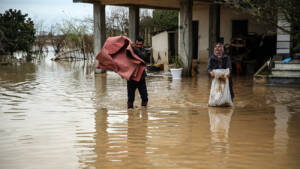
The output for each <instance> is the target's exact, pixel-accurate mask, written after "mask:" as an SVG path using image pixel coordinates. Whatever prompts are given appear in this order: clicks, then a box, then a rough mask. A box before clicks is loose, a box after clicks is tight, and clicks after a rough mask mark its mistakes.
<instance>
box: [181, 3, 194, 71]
mask: <svg viewBox="0 0 300 169" xmlns="http://www.w3.org/2000/svg"><path fill="white" fill-rule="evenodd" d="M192 16H193V0H180V12H179V37H178V38H179V39H178V42H179V44H178V46H179V48H178V50H179V51H178V52H179V57H180V58H181V60H182V62H183V72H182V73H183V76H191V75H192V52H193V49H192V46H193V45H192V19H193V18H192Z"/></svg>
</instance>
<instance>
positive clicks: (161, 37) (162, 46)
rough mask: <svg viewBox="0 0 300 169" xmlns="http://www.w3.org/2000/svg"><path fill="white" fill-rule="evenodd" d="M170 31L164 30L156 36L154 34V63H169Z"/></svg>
mask: <svg viewBox="0 0 300 169" xmlns="http://www.w3.org/2000/svg"><path fill="white" fill-rule="evenodd" d="M168 39H169V38H168V32H167V31H164V32H161V33H159V34H157V35H155V36H152V50H153V51H152V52H153V58H154V63H158V64H165V65H168V64H169V61H168V56H169V54H168V47H169V43H168ZM158 55H160V58H161V60H158Z"/></svg>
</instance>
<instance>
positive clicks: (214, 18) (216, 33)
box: [209, 4, 220, 57]
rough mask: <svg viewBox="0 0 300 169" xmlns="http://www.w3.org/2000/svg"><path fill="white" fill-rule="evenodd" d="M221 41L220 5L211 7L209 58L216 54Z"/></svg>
mask: <svg viewBox="0 0 300 169" xmlns="http://www.w3.org/2000/svg"><path fill="white" fill-rule="evenodd" d="M219 39H220V5H219V4H212V5H210V6H209V57H210V56H211V55H212V54H213V52H214V46H215V44H216V43H217V42H218V41H219Z"/></svg>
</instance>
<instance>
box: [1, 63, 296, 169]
mask: <svg viewBox="0 0 300 169" xmlns="http://www.w3.org/2000/svg"><path fill="white" fill-rule="evenodd" d="M200 66H201V70H202V71H201V72H200V74H198V76H197V77H193V78H183V79H181V80H172V79H171V77H170V76H169V74H167V73H158V74H151V73H149V76H148V77H147V87H148V92H149V106H148V108H147V109H143V108H141V106H140V104H141V101H140V98H139V95H138V93H136V102H135V109H134V110H127V107H126V106H127V105H126V102H127V93H126V92H127V91H126V81H125V80H124V79H121V78H120V77H119V76H118V75H116V74H115V73H112V72H108V73H107V75H106V76H105V75H96V76H95V75H94V74H93V69H92V67H91V66H87V65H84V64H83V63H81V62H76V63H68V62H51V61H48V60H46V61H41V62H40V63H36V64H33V63H28V64H23V65H19V66H0V168H1V169H29V168H30V169H75V168H91V169H93V168H98V169H120V168H126V169H174V168H175V169H198V168H203V169H227V168H228V169H229V168H230V169H231V168H239V169H254V168H255V169H299V168H300V88H299V87H297V86H279V85H261V84H260V85H257V84H254V83H253V82H252V79H251V77H245V76H244V77H238V76H234V77H233V83H234V91H235V95H236V97H235V99H234V107H232V108H228V107H227V108H212V107H208V106H207V104H208V98H209V92H210V83H211V81H210V79H209V78H208V76H207V74H206V73H205V70H204V69H205V65H200Z"/></svg>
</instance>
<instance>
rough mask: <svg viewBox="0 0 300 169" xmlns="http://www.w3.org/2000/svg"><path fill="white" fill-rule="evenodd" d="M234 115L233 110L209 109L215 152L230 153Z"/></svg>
mask: <svg viewBox="0 0 300 169" xmlns="http://www.w3.org/2000/svg"><path fill="white" fill-rule="evenodd" d="M232 114H233V109H232V108H212V107H209V108H208V115H209V124H210V131H211V142H212V145H213V147H214V150H213V151H225V152H228V149H229V141H228V135H229V128H230V121H231V116H232Z"/></svg>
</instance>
